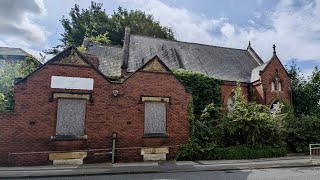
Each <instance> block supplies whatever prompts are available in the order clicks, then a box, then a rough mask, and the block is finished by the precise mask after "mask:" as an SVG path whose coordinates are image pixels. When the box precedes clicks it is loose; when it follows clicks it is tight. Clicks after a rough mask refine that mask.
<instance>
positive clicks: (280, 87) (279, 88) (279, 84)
mask: <svg viewBox="0 0 320 180" xmlns="http://www.w3.org/2000/svg"><path fill="white" fill-rule="evenodd" d="M278 91H282V83H281V82H280V81H279V82H278Z"/></svg>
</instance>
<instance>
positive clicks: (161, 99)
mask: <svg viewBox="0 0 320 180" xmlns="http://www.w3.org/2000/svg"><path fill="white" fill-rule="evenodd" d="M142 101H148V102H169V101H170V98H168V97H142Z"/></svg>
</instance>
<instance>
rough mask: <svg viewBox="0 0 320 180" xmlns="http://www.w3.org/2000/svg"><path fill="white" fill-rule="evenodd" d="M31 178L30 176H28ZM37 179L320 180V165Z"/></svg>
mask: <svg viewBox="0 0 320 180" xmlns="http://www.w3.org/2000/svg"><path fill="white" fill-rule="evenodd" d="M28 179H29V178H28ZM35 179H36V180H109V179H112V180H138V179H139V180H180V179H181V180H191V179H192V180H194V179H199V180H212V179H214V180H253V179H255V180H256V179H258V180H278V179H279V180H320V167H301V168H285V169H280V168H276V169H253V170H233V171H200V172H176V173H153V174H121V175H99V176H82V177H52V178H35Z"/></svg>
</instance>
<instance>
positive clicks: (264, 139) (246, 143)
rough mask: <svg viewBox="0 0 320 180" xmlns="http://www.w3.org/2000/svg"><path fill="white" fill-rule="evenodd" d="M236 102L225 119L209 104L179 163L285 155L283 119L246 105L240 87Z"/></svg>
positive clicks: (194, 124) (195, 121) (196, 122)
mask: <svg viewBox="0 0 320 180" xmlns="http://www.w3.org/2000/svg"><path fill="white" fill-rule="evenodd" d="M235 99H236V103H235V105H234V110H233V112H232V113H231V114H228V115H225V114H224V113H222V112H221V110H222V109H221V108H219V107H217V106H215V105H214V104H212V103H211V104H208V105H207V106H206V107H205V109H204V110H203V111H202V114H201V116H200V117H199V118H198V119H197V118H194V119H193V121H192V123H191V127H192V128H191V129H192V133H191V137H190V140H189V141H188V143H187V144H185V145H182V146H181V147H180V149H179V151H178V153H177V159H178V160H200V159H253V158H268V157H277V156H283V155H285V154H286V148H285V146H284V145H285V143H284V141H283V140H284V136H283V127H284V125H283V120H284V119H285V118H284V117H285V116H286V115H285V114H282V115H273V114H271V113H270V112H269V109H268V108H267V107H266V106H263V105H258V104H256V103H253V102H247V101H246V100H244V98H243V97H242V94H241V88H240V85H239V84H238V87H237V89H236V91H235ZM190 112H192V111H190Z"/></svg>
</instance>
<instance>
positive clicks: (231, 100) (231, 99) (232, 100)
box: [227, 93, 236, 112]
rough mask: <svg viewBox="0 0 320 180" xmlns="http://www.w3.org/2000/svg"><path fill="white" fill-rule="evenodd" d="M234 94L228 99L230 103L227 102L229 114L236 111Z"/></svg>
mask: <svg viewBox="0 0 320 180" xmlns="http://www.w3.org/2000/svg"><path fill="white" fill-rule="evenodd" d="M234 95H235V94H234V93H231V94H230V96H229V97H228V102H227V108H228V112H233V110H234V103H235V102H236V100H235V97H234Z"/></svg>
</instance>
